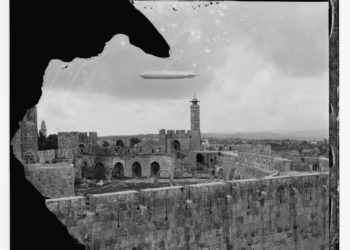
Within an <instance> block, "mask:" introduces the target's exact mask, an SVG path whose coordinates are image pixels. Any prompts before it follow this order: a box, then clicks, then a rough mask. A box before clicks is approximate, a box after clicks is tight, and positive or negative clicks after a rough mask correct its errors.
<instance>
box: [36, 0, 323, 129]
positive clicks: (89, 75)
mask: <svg viewBox="0 0 350 250" xmlns="http://www.w3.org/2000/svg"><path fill="white" fill-rule="evenodd" d="M205 5H208V6H205ZM134 6H135V8H137V9H138V10H140V11H141V12H142V13H143V14H144V15H145V16H146V17H147V18H148V19H149V20H150V21H151V22H152V23H153V25H154V26H155V27H156V29H157V30H158V31H159V32H160V33H161V34H162V35H163V37H164V38H165V39H166V41H167V42H168V44H169V45H170V47H171V50H170V58H166V59H163V58H157V57H155V56H153V55H149V54H146V53H144V52H143V51H142V50H141V49H140V48H138V47H135V46H133V45H131V44H130V43H129V39H128V37H127V36H126V35H123V34H116V35H115V36H114V37H113V39H112V40H110V41H108V42H106V45H105V48H104V50H103V52H102V53H101V54H100V55H96V56H95V57H92V58H89V59H82V58H76V59H74V60H73V61H72V62H62V61H60V60H57V59H53V60H51V61H50V63H49V65H48V67H47V69H46V72H45V75H44V82H43V87H42V92H43V94H42V97H41V99H40V101H39V103H38V106H37V107H38V125H39V126H40V124H41V120H45V122H46V127H47V130H48V133H49V134H52V133H57V132H59V131H81V132H88V131H97V132H98V134H99V135H101V136H103V135H122V134H139V133H158V130H159V129H162V128H165V129H186V130H189V129H190V103H189V101H190V100H191V99H192V97H193V95H196V97H197V98H198V99H199V100H200V112H201V113H200V117H201V131H202V132H260V131H270V132H274V131H301V130H314V129H325V128H328V4H327V3H326V2H320V3H316V2H314V3H307V2H294V3H283V2H265V3H263V2H262V3H257V2H255V3H252V2H220V3H219V4H216V3H215V2H214V3H213V4H212V5H210V4H209V2H206V3H200V4H199V3H195V2H187V3H184V2H183V3H181V2H173V3H171V2H143V1H141V2H135V4H134ZM145 72H191V73H195V74H197V75H198V76H196V77H194V78H191V79H177V80H150V79H143V78H141V77H140V74H143V73H145Z"/></svg>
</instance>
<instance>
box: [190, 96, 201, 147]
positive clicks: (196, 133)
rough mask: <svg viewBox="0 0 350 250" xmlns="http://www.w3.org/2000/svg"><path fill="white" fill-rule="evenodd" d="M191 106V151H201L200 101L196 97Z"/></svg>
mask: <svg viewBox="0 0 350 250" xmlns="http://www.w3.org/2000/svg"><path fill="white" fill-rule="evenodd" d="M190 102H192V104H191V140H190V149H191V150H192V151H194V150H200V149H201V131H200V117H199V105H198V103H199V101H198V100H197V98H196V96H194V97H193V99H192V101H190Z"/></svg>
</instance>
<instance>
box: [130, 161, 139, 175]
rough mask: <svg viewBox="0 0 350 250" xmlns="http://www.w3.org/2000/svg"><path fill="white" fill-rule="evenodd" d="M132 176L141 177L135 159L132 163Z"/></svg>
mask: <svg viewBox="0 0 350 250" xmlns="http://www.w3.org/2000/svg"><path fill="white" fill-rule="evenodd" d="M132 177H141V165H140V163H138V162H137V161H135V162H134V163H133V164H132Z"/></svg>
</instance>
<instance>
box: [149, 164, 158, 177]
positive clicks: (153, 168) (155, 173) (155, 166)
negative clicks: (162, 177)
mask: <svg viewBox="0 0 350 250" xmlns="http://www.w3.org/2000/svg"><path fill="white" fill-rule="evenodd" d="M159 171H160V166H159V163H158V162H156V161H154V162H152V164H151V176H152V177H154V176H158V175H159Z"/></svg>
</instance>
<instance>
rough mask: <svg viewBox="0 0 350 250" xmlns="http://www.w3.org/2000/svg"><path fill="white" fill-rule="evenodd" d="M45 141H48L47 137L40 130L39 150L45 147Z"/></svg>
mask: <svg viewBox="0 0 350 250" xmlns="http://www.w3.org/2000/svg"><path fill="white" fill-rule="evenodd" d="M45 141H46V137H45V136H44V135H43V134H42V133H41V132H39V137H38V149H39V150H44V149H45Z"/></svg>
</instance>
